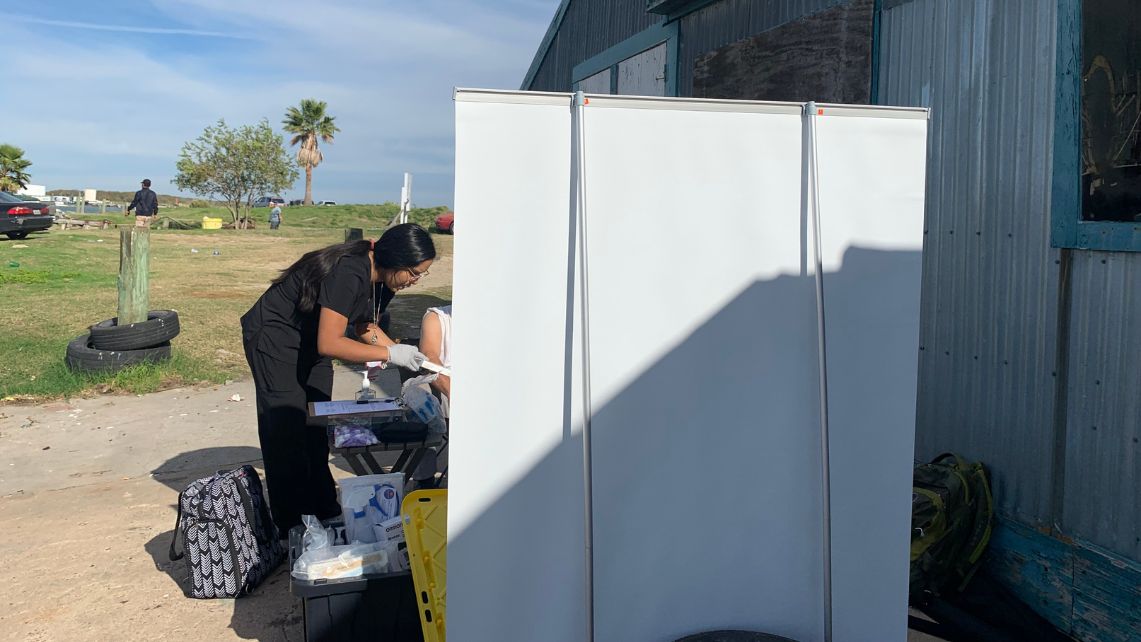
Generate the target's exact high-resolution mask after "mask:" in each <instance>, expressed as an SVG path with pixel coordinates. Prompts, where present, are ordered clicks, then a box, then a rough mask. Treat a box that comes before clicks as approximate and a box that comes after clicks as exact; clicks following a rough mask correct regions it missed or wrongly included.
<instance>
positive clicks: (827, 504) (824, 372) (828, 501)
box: [805, 102, 832, 642]
mask: <svg viewBox="0 0 1141 642" xmlns="http://www.w3.org/2000/svg"><path fill="white" fill-rule="evenodd" d="M816 109H817V108H816V103H815V102H809V103H808V104H807V105H805V112H806V115H807V117H808V142H809V145H808V153H809V165H808V166H809V172H808V176H807V177H806V178H807V180H808V182H809V183H808V185H809V197H810V198H811V202H812V207H811V209H810V210H809V212H810V213H811V216H812V235H813V239H812V247H813V253H814V255H815V256H814V259H815V261H816V326H817V337H819V348H820V362H819V369H820V482H821V492H822V495H823V497H822V499H823V502H822V505H823V510H824V513H823V522H824V529H823V535H824V551H823V552H824V642H832V481H831V471H830V464H831V458H830V457H829V454H828V451H829V444H828V441H829V436H828V358H827V353H826V351H825V346H826V341H825V337H824V265H823V260H822V259H821V249H820V245H821V236H820V163H819V156H818V153H817V146H816V115H817V111H816Z"/></svg>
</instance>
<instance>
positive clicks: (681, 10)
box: [666, 0, 721, 22]
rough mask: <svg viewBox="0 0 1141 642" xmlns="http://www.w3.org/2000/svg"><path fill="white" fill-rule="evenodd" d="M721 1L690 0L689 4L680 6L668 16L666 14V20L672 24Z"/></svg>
mask: <svg viewBox="0 0 1141 642" xmlns="http://www.w3.org/2000/svg"><path fill="white" fill-rule="evenodd" d="M720 1H721V0H690V1H689V2H686V3H684V4H681V5H678V6H677V7H675V8H674V9H673V10H672V11H670V12H669V13H668V14H666V20H667V21H671V22H672V21H674V20H680V19H682V18H684V17H686V16H688V15H689V14H691V13H693V12H695V11H700V10H701V9H704V8H705V7H708V6H709V5H711V4H713V3H714V2H720Z"/></svg>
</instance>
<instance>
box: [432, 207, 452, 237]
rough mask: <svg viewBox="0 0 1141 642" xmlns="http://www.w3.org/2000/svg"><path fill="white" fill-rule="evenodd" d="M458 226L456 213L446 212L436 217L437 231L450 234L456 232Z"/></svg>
mask: <svg viewBox="0 0 1141 642" xmlns="http://www.w3.org/2000/svg"><path fill="white" fill-rule="evenodd" d="M455 226H456V213H455V212H444V213H443V214H441V215H439V216H437V217H436V231H438V232H447V233H448V234H452V233H454V232H455V231H456V230H455Z"/></svg>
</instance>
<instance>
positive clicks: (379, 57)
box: [0, 0, 558, 204]
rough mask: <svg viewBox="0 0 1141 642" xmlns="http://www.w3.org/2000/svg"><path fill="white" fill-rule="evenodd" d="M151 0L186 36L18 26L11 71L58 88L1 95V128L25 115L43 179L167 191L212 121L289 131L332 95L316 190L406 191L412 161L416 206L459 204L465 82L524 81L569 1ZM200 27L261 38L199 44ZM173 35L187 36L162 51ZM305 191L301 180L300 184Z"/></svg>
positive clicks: (20, 79) (362, 198)
mask: <svg viewBox="0 0 1141 642" xmlns="http://www.w3.org/2000/svg"><path fill="white" fill-rule="evenodd" d="M151 3H152V5H153V6H154V7H155V8H157V9H158V10H160V11H161V12H162V13H163V14H164V15H166V16H168V17H169V19H168V20H162V21H159V23H160V24H161V26H157V27H155V29H170V30H173V31H178V32H179V35H174V34H169V35H168V36H162V35H159V36H143V38H144V39H146V38H150V39H151V40H150V42H136V41H135V40H134V39H127V40H109V39H105V38H90V39H77V38H74V37H70V36H69V35H67V34H64V35H60V34H58V33H57V32H55V31H53V30H49V29H44V28H43V27H42V26H41V27H39V28H37V26H36V25H32V24H27V23H26V22H25V23H24V24H15V25H11V26H10V27H11V29H13V30H15V31H16V32H17V33H16V34H15V36H16V37H17V38H30V39H34V40H35V41H36V42H37V46H36V47H34V48H32V47H21V48H14V49H11V50H9V52H8V54H7V58H6V63H7V64H6V65H5V66H6V67H7V68H8V71H7V72H6V73H7V74H8V80H10V81H12V82H15V83H17V84H20V85H21V86H25V87H34V88H37V89H39V90H44V92H42V93H45V95H46V98H42V99H38V100H36V101H34V102H33V101H28V102H19V101H13V100H11V99H9V98H8V97H7V96H4V97H0V118H2V119H3V120H2V121H0V122H5V123H9V124H15V125H16V127H15V128H14V129H15V131H14V132H13V134H15V136H14V137H13V138H14V139H13V140H11V141H9V142H13V143H15V144H19V145H21V146H23V147H24V148H25V149H27V150H28V157H29V158H31V159H32V160H33V162H36V163H37V164H36V165H35V166H34V167H33V169H36V170H37V171H39V172H42V173H44V174H45V175H43V176H40V175H35V174H34V175H33V178H34V179H35V180H36V181H37V182H41V183H42V182H47V183H49V184H53V183H59V184H53V185H51V186H53V187H79V186H80V184H78V183H73V182H74V181H76V180H79V179H77V178H76V176H89V177H90V179H89V180H85V181H82V184H83V185H86V186H92V185H95V186H101V187H104V188H106V189H127V188H133V185H134V183H135V182H136V181H137V178H130V179H129V180H128V181H127V183H126V184H122V183H121V182H117V183H116V184H104V182H103V181H108V182H110V181H112V180H115V181H122V178H123V177H126V176H142V175H147V176H150V177H151V178H152V179H154V180H155V181H156V183H158V184H159V185H160V186H161V185H169V183H167V182H166V181H168V180H169V175H170V174H172V173H173V169H174V162H175V159H176V158H177V154H178V150H179V148H180V147H181V145H182V143H183V142H184V141H186V140H188V139H190V138H193V137H195V136H197V135H198V134H199V133H200V132H201V130H202V128H203V127H205V126H206V125H208V124H210V123H212V122H214V121H215V120H217V119H218V118H219V117H224V118H225V119H226V120H227V122H229V123H230V124H245V123H253V122H256V121H257V120H258V119H260V118H262V117H265V118H267V119H269V121H270V123H271V124H272V125H274V126H275V127H278V126H280V121H281V118H282V115H283V114H284V112H285V109H286V107H288V106H289V105H294V104H296V103H297V102H298V101H299V100H300V99H302V98H309V97H312V98H318V99H320V100H324V101H326V102H327V103H328V104H329V112H330V113H331V114H333V115H334V116H336V118H337V124H338V126H339V127H340V128H341V132H340V133H339V134H338V135H337V139H336V142H335V144H333V145H331V146H328V147H326V148H325V157H326V161H325V163H323V164H322V165H321V167H319V168H318V169H317V170H316V171H315V172H314V190H315V192H317V193H329V192H330V191H331V192H332V193H333V197H335V198H337V199H338V200H341V201H357V202H376V201H383V200H394V199H395V198H396V197H397V195H398V194H399V186H400V182H401V174H402V173H403V172H404V171H411V172H413V173H414V174H422V175H423V180H417V181H416V183H415V184H416V201H417V202H418V203H420V204H430V203H433V202H439V203H450V202H451V178H450V175H451V172H452V163H453V160H452V158H453V151H452V144H453V143H452V141H453V107H452V101H451V91H452V88H453V87H454V86H486V87H499V88H514V87H517V86H518V83H519V81H520V80H521V78H522V76H523V74H524V73H525V71H526V68H527V66H528V65H529V63H530V60H531V56H532V55H533V53H534V50H535V46H536V45H537V44H538V42H539V40H540V39H541V37H542V34H543V32H544V30H545V29H546V26H547V23H548V21H549V20H550V15H551V14H552V13H553V12H554V9H555V7H556V6H557V4H558V0H543V1H542V2H497V1H495V0H488V1H487V2H485V3H476V2H438V1H432V0H425V1H424V2H406V3H404V4H398V3H396V2H393V1H385V0H369V1H368V2H364V1H360V2H357V1H354V0H342V1H339V2H322V3H317V2H312V1H311V0H304V1H302V0H278V1H277V2H274V3H266V2H251V1H249V0H151ZM57 17H58V18H60V19H61V20H59V21H65V20H62V19H64V18H67V17H68V16H52V17H51V19H52V20H54V19H55V18H57ZM42 20H47V19H41V21H42ZM199 31H201V32H209V33H210V34H230V33H241V34H248V35H249V37H251V38H255V40H234V39H226V38H201V39H199V40H193V39H191V40H190V43H192V44H194V45H195V46H194V47H190V46H187V38H190V37H191V36H190V34H191V33H197V32H199ZM21 32H23V33H21ZM182 32H186V34H187V35H182ZM9 35H10V36H11V35H12V34H9ZM156 37H157V38H158V39H159V44H157V45H156V42H155V41H154V38H156ZM164 37H170V38H178V40H172V41H171V46H169V47H167V46H162V44H161V43H162V42H164V41H163V40H162V39H163V38H164ZM175 45H177V46H175ZM9 136H10V137H12V135H9ZM0 142H4V141H0ZM49 172H50V175H49V174H48V173H49ZM64 180H67V181H69V182H68V183H67V184H62V183H60V182H61V181H64ZM303 189H304V184H303V180H302V181H300V182H299V183H298V185H297V186H296V187H295V190H294V191H295V192H298V193H299V192H300V191H301V190H303ZM164 191H172V188H171V189H167V190H164Z"/></svg>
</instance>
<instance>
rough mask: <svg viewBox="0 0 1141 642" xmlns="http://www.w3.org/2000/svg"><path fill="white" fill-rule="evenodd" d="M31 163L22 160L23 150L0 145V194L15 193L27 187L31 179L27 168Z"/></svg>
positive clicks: (24, 159) (12, 146) (5, 144)
mask: <svg viewBox="0 0 1141 642" xmlns="http://www.w3.org/2000/svg"><path fill="white" fill-rule="evenodd" d="M31 166H32V162H31V161H29V160H27V159H26V158H24V150H22V149H20V148H19V147H16V146H15V145H9V144H7V143H4V144H0V192H13V193H14V192H17V191H19V190H21V189H23V188H25V187H27V186H28V181H30V180H32V177H31V176H30V175H29V174H28V168H29V167H31Z"/></svg>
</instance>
